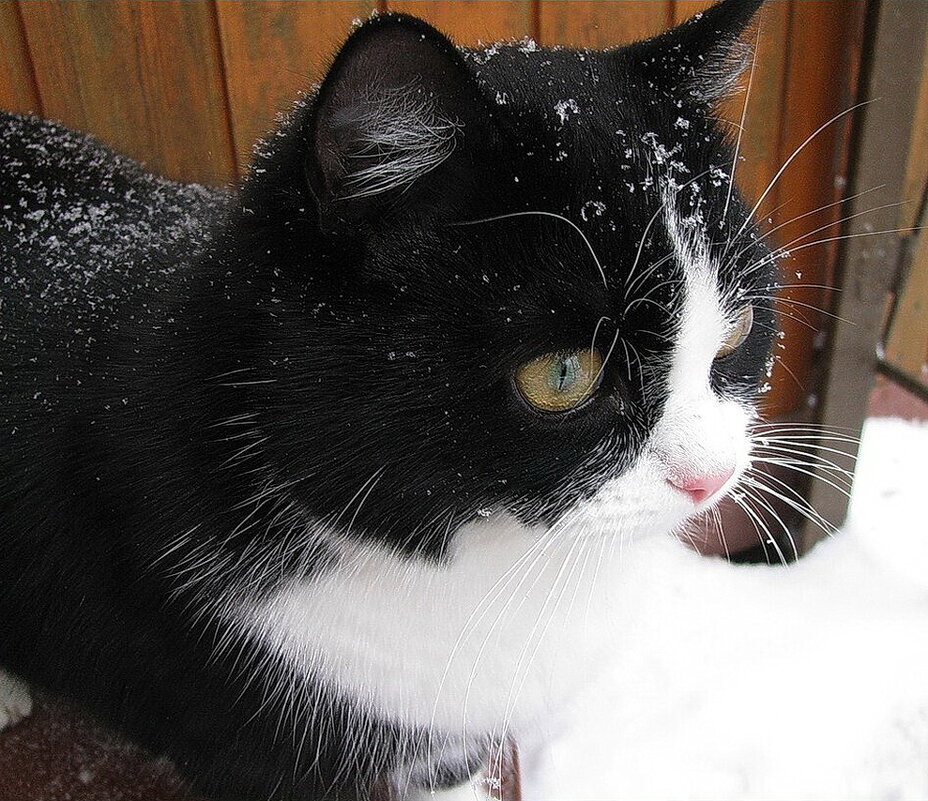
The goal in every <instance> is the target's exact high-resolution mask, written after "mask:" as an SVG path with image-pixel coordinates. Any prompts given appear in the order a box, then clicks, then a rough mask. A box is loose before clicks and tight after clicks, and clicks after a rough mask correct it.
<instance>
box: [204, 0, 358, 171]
mask: <svg viewBox="0 0 928 801" xmlns="http://www.w3.org/2000/svg"><path fill="white" fill-rule="evenodd" d="M375 7H376V6H375V3H374V2H373V0H369V2H338V3H333V2H330V1H328V0H304V2H295V1H294V0H261V1H260V2H259V1H258V0H246V1H245V2H239V3H228V2H219V3H217V4H216V13H217V16H218V21H219V31H220V34H221V40H222V56H223V60H224V64H225V74H226V84H227V86H228V89H229V111H230V117H231V121H232V132H233V136H234V139H235V145H236V152H237V154H238V161H239V164H240V165H242V166H243V167H244V166H245V165H247V164H248V162H249V161H250V160H251V153H252V147H253V146H254V143H255V142H256V141H257V140H258V139H259V138H260V137H261V136H262V135H264V134H265V133H267V132H268V131H269V130H271V129H272V128H273V127H274V123H275V119H276V117H277V114H278V113H279V112H282V111H286V109H288V108H289V107H290V105H291V104H292V103H293V101H294V100H295V99H296V98H297V97H298V96H299V95H300V93H302V92H306V91H308V90H309V89H310V88H311V87H312V85H313V84H315V83H318V82H319V81H320V80H321V79H322V77H323V75H324V74H325V70H326V68H327V66H328V64H329V63H330V62H331V60H332V57H333V56H334V54H335V52H336V51H337V50H338V48H339V46H340V45H341V43H342V42H343V41H344V40H345V38H346V37H347V36H348V34H349V32H350V31H351V25H352V21H353V20H360V19H366V18H367V17H368V16H369V15H370V13H371V11H373V10H374V8H375Z"/></svg>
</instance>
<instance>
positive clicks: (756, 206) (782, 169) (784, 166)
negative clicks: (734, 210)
mask: <svg viewBox="0 0 928 801" xmlns="http://www.w3.org/2000/svg"><path fill="white" fill-rule="evenodd" d="M873 102H874V101H873V100H865V101H863V102H861V103H856V104H854V105H853V106H851V107H850V108H847V109H845V110H844V111H841V112H839V113H838V114H835V115H834V116H833V117H832V118H831V119H830V120H828V121H827V122H825V123H823V124H822V125H820V126H819V127H818V128H816V129H815V131H813V132H812V133H811V134H809V136H807V137H806V138H805V140H803V142H802V143H801V144H800V145H799V146H798V147H797V148H796V149H795V150H794V151H793V152H792V154H790V156H789V158H788V159H786V161H784V162H783V164H782V166H781V167H780V169H778V170H777V171H776V173H775V174H774V176H773V178H772V179H771V180H770V183H768V184H767V188H766V189H764V191H763V192H761V195H760V197H759V198H758V199H757V202H756V203H755V204H754V206H753V207H752V208H751V210H750V211H749V212H748V214H747V216H746V217H745V220H744V223H742V225H741V227H740V228H739V229H738V230H737V232H736V233H735V234H734V236H732V237H731V242H735V241H737V240H738V238H739V237H740V236H741V234H743V233H744V231H745V229H746V228H747V227H748V225H750V222H751V220H753V219H754V215H755V214H756V213H757V210H758V209H759V208H760V207H761V206H762V205H763V203H764V201H765V200H766V199H767V196H768V195H769V194H770V193H771V192H772V191H773V188H774V186H776V184H777V182H778V181H779V180H780V178H781V177H782V176H783V173H784V172H786V170H787V169H788V168H789V165H790V164H792V163H793V161H795V159H796V158H797V157H798V156H799V154H800V153H802V151H803V150H805V149H806V147H808V145H809V144H810V143H811V142H812V141H813V140H814V139H815V137H817V136H818V135H819V134H820V133H822V132H823V131H825V130H826V129H827V128H829V127H830V126H831V125H834V123H836V122H838V120H841V119H842V118H844V117H846V116H847V115H849V114H852V113H854V112H855V111H857V110H858V109H860V108H863V107H864V106H867V105H869V104H870V103H873ZM729 247H730V245H729ZM727 256H728V248H726V250H725V252H724V253H723V254H722V259H721V260H722V261H723V262H724V261H725V259H726V257H727Z"/></svg>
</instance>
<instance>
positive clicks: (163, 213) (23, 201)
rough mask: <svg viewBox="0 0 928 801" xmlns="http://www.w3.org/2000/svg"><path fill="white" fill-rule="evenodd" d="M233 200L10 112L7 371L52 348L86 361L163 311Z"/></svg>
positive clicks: (3, 137) (2, 194)
mask: <svg viewBox="0 0 928 801" xmlns="http://www.w3.org/2000/svg"><path fill="white" fill-rule="evenodd" d="M222 204H223V197H222V195H221V194H220V193H217V192H215V191H211V190H208V189H205V188H204V187H201V186H197V185H184V184H178V183H174V182H171V181H167V180H164V179H162V178H159V177H157V176H154V175H151V174H149V173H147V172H146V171H145V170H143V169H142V168H141V167H140V166H139V165H138V164H136V163H135V162H134V161H132V160H130V159H128V158H125V157H122V156H120V155H118V154H116V153H114V152H113V151H111V150H110V149H109V148H107V147H105V146H104V145H102V144H101V143H100V142H98V141H97V140H96V139H94V138H92V137H89V136H85V135H83V134H80V133H77V132H74V131H71V130H69V129H67V128H65V127H63V126H61V125H58V124H56V123H53V122H49V121H47V120H42V119H38V118H35V117H24V116H20V115H15V114H9V113H6V112H0V322H2V328H0V340H2V345H3V346H2V347H0V365H3V366H5V367H7V368H11V367H12V366H13V365H15V364H17V363H20V364H21V363H22V361H23V359H25V360H27V361H28V359H35V358H39V359H40V360H41V357H42V355H43V353H44V354H45V355H47V354H48V351H49V349H51V348H60V347H63V348H67V349H69V350H70V351H72V352H71V353H69V356H70V357H74V356H77V355H78V353H77V351H78V350H79V349H80V347H79V346H80V345H81V344H82V343H83V344H86V343H87V340H88V339H89V340H91V343H92V341H93V340H99V339H100V338H101V337H103V336H105V334H106V332H107V331H110V330H112V329H114V328H117V327H119V326H120V325H121V324H125V323H127V322H129V318H131V317H137V316H138V315H139V314H142V313H143V312H144V309H145V307H146V306H147V305H148V304H149V303H150V302H152V300H154V302H155V303H156V304H157V298H158V296H159V294H161V293H165V292H167V293H170V292H171V291H172V288H173V287H174V285H175V284H176V283H177V281H178V280H179V279H182V277H183V276H182V273H183V271H184V269H185V268H187V267H189V264H190V262H191V260H192V256H193V255H195V254H196V252H197V251H198V249H200V248H201V247H202V245H203V243H204V241H205V240H206V238H207V236H208V231H209V229H210V228H211V226H212V225H214V223H215V220H216V219H217V216H218V215H219V214H220V213H221V208H222ZM178 274H181V275H178ZM17 354H18V355H17Z"/></svg>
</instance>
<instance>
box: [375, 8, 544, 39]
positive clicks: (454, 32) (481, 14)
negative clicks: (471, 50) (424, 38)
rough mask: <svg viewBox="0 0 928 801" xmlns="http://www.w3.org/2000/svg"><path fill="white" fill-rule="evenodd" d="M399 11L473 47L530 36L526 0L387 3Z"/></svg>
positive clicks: (532, 30)
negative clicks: (481, 43)
mask: <svg viewBox="0 0 928 801" xmlns="http://www.w3.org/2000/svg"><path fill="white" fill-rule="evenodd" d="M387 8H388V10H390V11H403V12H405V13H407V14H414V15H415V16H417V17H421V18H422V19H424V20H426V21H427V22H430V23H431V24H432V25H434V26H435V27H436V28H438V29H439V30H440V31H442V32H443V33H446V34H448V35H449V36H450V37H451V38H452V39H453V40H454V41H455V43H456V44H459V45H465V46H473V45H476V44H478V43H479V42H483V43H491V42H499V41H503V40H506V39H519V38H521V37H523V36H534V35H535V33H536V31H535V25H534V6H533V4H532V3H531V2H529V1H528V0H390V2H388V3H387Z"/></svg>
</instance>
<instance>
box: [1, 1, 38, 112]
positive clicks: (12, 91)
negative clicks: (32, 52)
mask: <svg viewBox="0 0 928 801" xmlns="http://www.w3.org/2000/svg"><path fill="white" fill-rule="evenodd" d="M0 108H2V109H6V110H7V111H19V112H21V113H36V114H41V113H42V104H41V102H40V101H39V93H38V91H37V90H36V86H35V79H34V77H33V75H32V64H31V63H30V61H29V49H28V47H27V46H26V35H25V32H24V31H23V28H22V24H21V21H20V17H19V10H18V9H17V7H16V3H15V2H13V0H0Z"/></svg>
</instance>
